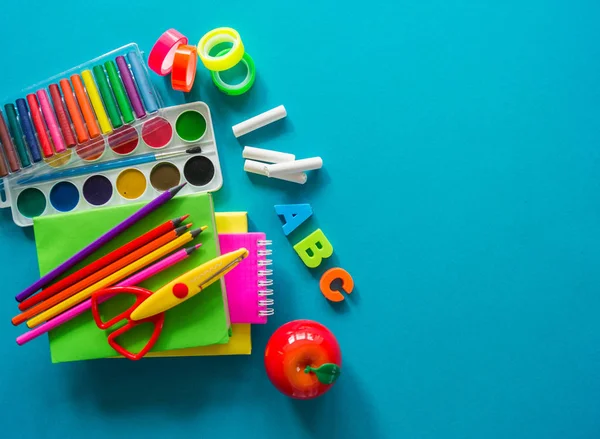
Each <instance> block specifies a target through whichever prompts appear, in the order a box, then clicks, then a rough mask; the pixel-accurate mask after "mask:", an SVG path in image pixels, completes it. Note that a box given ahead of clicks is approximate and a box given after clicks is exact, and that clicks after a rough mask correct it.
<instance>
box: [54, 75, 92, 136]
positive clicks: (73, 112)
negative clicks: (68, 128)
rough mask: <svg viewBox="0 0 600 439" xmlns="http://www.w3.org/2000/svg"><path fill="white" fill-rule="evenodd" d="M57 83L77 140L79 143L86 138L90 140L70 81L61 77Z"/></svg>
mask: <svg viewBox="0 0 600 439" xmlns="http://www.w3.org/2000/svg"><path fill="white" fill-rule="evenodd" d="M59 84H60V89H61V90H62V94H63V97H64V99H65V104H67V111H68V112H69V116H70V117H71V122H73V128H75V134H76V135H77V141H78V142H79V143H84V142H87V141H88V140H90V136H89V135H88V132H87V130H86V129H85V123H84V122H83V117H81V113H80V112H79V106H78V105H77V101H76V100H75V96H73V89H72V88H71V83H70V82H69V81H68V80H66V79H61V80H60V82H59Z"/></svg>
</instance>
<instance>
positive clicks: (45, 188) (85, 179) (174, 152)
mask: <svg viewBox="0 0 600 439" xmlns="http://www.w3.org/2000/svg"><path fill="white" fill-rule="evenodd" d="M52 165H53V166H51V167H50V166H49V167H47V168H48V169H49V170H45V172H44V173H39V172H37V173H32V174H26V173H23V174H20V175H19V177H18V178H11V179H9V180H5V182H4V184H5V193H6V202H5V203H4V204H5V206H10V208H11V211H12V216H13V220H14V222H15V223H16V224H17V225H19V226H21V227H26V226H30V225H32V224H33V218H35V217H37V216H43V215H52V214H57V213H64V212H76V211H83V210H90V209H94V208H98V207H104V206H116V205H120V204H126V203H129V202H132V201H150V200H152V199H154V198H156V197H157V196H158V195H159V194H160V193H162V192H164V191H165V190H168V189H170V188H172V187H175V186H177V185H179V184H181V183H184V182H186V183H187V185H186V186H185V187H184V188H183V189H182V191H181V192H180V193H179V195H185V194H191V193H198V192H214V191H217V190H219V189H220V188H221V186H222V185H223V175H222V172H221V164H220V162H219V154H218V151H217V143H216V139H215V133H214V129H213V124H212V118H211V114H210V110H209V108H208V106H207V105H206V104H205V103H203V102H193V103H189V104H184V105H178V106H174V107H167V108H163V109H160V110H159V113H158V115H157V116H156V117H153V118H152V119H149V120H146V121H144V120H140V121H137V122H136V123H135V124H133V125H127V126H124V127H122V128H121V129H119V130H117V131H115V132H114V133H113V134H112V135H110V136H108V137H106V138H102V139H100V140H98V141H97V142H95V143H91V144H86V145H79V146H76V147H74V148H71V149H69V150H67V151H66V152H65V153H63V155H62V156H61V160H56V159H54V160H53V163H52Z"/></svg>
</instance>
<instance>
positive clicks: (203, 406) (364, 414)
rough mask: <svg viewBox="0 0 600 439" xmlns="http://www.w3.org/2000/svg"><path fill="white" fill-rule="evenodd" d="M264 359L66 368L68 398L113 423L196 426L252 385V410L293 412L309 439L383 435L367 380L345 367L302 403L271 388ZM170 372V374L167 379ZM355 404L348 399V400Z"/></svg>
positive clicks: (115, 363)
mask: <svg viewBox="0 0 600 439" xmlns="http://www.w3.org/2000/svg"><path fill="white" fill-rule="evenodd" d="M262 362H263V357H262V355H260V354H259V353H255V354H254V355H252V356H250V357H246V356H243V357H242V356H234V357H201V358H171V359H166V358H165V359H151V360H148V361H145V360H142V361H140V362H129V361H125V360H99V361H88V362H81V363H73V364H69V365H63V366H59V367H67V368H68V369H69V372H68V373H69V375H70V376H71V377H72V379H71V381H70V382H69V385H70V389H69V393H70V397H72V398H73V399H75V400H77V401H78V404H80V405H83V406H91V407H90V408H93V409H94V410H97V411H99V412H100V413H102V415H103V416H105V417H106V419H107V421H108V420H110V419H111V418H121V417H127V416H135V415H136V414H137V413H152V412H155V411H160V413H161V415H162V416H166V417H168V418H172V419H173V420H176V419H182V418H193V417H195V416H196V415H197V414H198V413H199V412H202V411H210V410H211V407H213V408H214V407H215V406H221V407H227V406H228V405H235V398H240V397H243V396H241V395H239V393H238V392H236V388H238V386H239V385H240V384H241V383H242V382H243V381H248V380H252V381H253V383H254V385H255V386H256V389H255V392H254V395H255V404H254V408H255V410H256V411H257V412H264V413H267V412H269V411H270V410H272V406H273V405H274V404H278V405H281V404H284V405H291V406H292V407H293V412H294V413H295V414H296V416H297V417H298V419H299V420H300V421H301V422H302V425H303V429H304V430H305V431H306V432H309V433H310V437H312V438H323V439H335V438H342V437H347V436H344V434H345V433H344V434H342V432H346V433H347V431H348V425H347V424H349V423H350V424H353V429H354V428H356V429H358V430H360V431H369V432H370V436H369V437H373V438H377V437H380V436H379V435H378V431H379V430H378V426H377V422H376V413H375V412H374V410H375V409H374V406H373V405H372V404H371V403H370V401H368V400H367V399H366V394H365V393H364V391H363V389H361V388H359V387H358V383H360V382H361V381H362V380H360V379H357V377H356V376H355V374H356V371H354V370H352V368H351V367H350V366H349V365H343V375H342V378H340V379H343V380H344V384H343V390H344V391H343V392H342V391H341V390H342V387H341V386H339V385H338V387H334V388H332V389H331V390H330V391H329V392H328V393H327V394H325V395H323V396H322V397H320V398H317V399H315V400H311V401H298V400H293V399H290V398H287V397H284V396H282V395H280V394H279V393H277V392H276V391H275V390H274V389H273V388H270V387H266V386H270V385H269V384H268V382H266V378H265V376H264V374H265V372H264V367H263V364H262ZM165 370H168V374H165ZM349 396H350V397H349Z"/></svg>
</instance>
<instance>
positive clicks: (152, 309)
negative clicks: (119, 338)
mask: <svg viewBox="0 0 600 439" xmlns="http://www.w3.org/2000/svg"><path fill="white" fill-rule="evenodd" d="M246 256H248V250H246V249H245V248H240V249H238V250H235V251H232V252H230V253H227V254H224V255H222V256H219V257H217V258H215V259H213V260H212V261H208V262H206V263H204V264H202V265H200V266H199V267H196V268H194V269H193V270H190V271H188V272H187V273H185V274H184V275H182V276H179V277H178V278H177V279H175V280H174V281H172V282H170V283H168V284H167V285H165V286H164V287H162V288H161V289H160V290H158V291H157V292H156V293H154V294H153V295H151V296H150V297H148V298H147V299H146V300H144V301H143V302H142V303H141V304H140V305H139V306H138V307H137V308H136V309H135V310H133V312H132V313H131V320H142V319H145V318H148V317H152V316H155V315H156V314H160V313H161V312H165V311H167V310H169V309H171V308H173V307H174V306H177V305H179V304H180V303H182V302H185V301H186V300H188V299H189V298H190V297H194V296H195V295H196V294H198V293H199V292H200V291H202V290H204V289H205V288H207V287H209V286H210V285H212V284H213V283H215V282H216V281H218V280H219V279H221V278H222V277H223V276H225V275H226V274H227V273H229V272H230V271H231V270H233V269H234V268H235V267H236V266H237V264H239V263H240V262H242V260H243V259H244V258H245V257H246Z"/></svg>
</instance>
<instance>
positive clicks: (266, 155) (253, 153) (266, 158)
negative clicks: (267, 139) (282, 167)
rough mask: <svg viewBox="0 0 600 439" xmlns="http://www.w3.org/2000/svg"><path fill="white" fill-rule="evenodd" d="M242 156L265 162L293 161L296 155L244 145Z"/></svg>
mask: <svg viewBox="0 0 600 439" xmlns="http://www.w3.org/2000/svg"><path fill="white" fill-rule="evenodd" d="M242 157H244V158H245V159H250V160H258V161H261V162H267V163H282V162H293V161H294V160H296V156H295V155H294V154H288V153H287V152H279V151H272V150H270V149H262V148H254V147H252V146H245V147H244V151H243V152H242Z"/></svg>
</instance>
